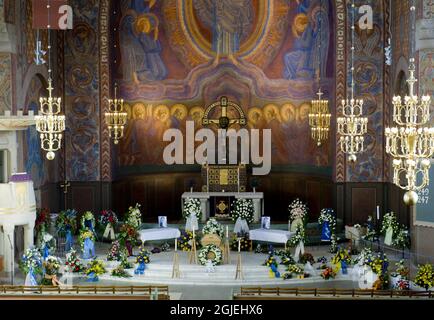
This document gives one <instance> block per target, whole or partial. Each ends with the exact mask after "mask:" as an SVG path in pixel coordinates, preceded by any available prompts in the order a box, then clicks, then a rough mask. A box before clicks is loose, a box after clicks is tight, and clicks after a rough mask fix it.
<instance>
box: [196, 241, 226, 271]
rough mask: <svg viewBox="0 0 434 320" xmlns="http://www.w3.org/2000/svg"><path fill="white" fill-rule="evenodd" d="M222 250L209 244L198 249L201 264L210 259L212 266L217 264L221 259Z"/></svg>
mask: <svg viewBox="0 0 434 320" xmlns="http://www.w3.org/2000/svg"><path fill="white" fill-rule="evenodd" d="M222 257H223V255H222V251H221V250H220V248H219V247H217V246H215V245H213V244H209V245H207V246H204V247H202V248H201V249H200V250H199V254H198V258H199V262H200V264H202V265H206V264H207V262H208V260H211V263H212V265H213V266H215V265H218V264H220V263H221V261H222Z"/></svg>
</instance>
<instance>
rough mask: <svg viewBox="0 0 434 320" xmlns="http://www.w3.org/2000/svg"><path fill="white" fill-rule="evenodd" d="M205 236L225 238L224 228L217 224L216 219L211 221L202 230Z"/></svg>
mask: <svg viewBox="0 0 434 320" xmlns="http://www.w3.org/2000/svg"><path fill="white" fill-rule="evenodd" d="M202 233H203V234H216V235H218V236H219V237H220V238H223V235H224V230H223V226H222V225H221V224H220V223H218V222H217V220H216V219H215V218H211V219H209V220H208V221H207V222H206V224H205V226H204V227H203V229H202Z"/></svg>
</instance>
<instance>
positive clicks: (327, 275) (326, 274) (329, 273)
mask: <svg viewBox="0 0 434 320" xmlns="http://www.w3.org/2000/svg"><path fill="white" fill-rule="evenodd" d="M321 277H322V278H323V279H325V280H329V279H334V278H335V277H336V271H334V270H333V269H332V268H330V267H327V268H325V269H324V270H323V271H322V272H321Z"/></svg>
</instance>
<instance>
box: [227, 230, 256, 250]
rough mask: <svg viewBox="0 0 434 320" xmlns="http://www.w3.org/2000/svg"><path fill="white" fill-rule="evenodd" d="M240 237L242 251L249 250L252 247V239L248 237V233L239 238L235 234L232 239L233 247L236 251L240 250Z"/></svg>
mask: <svg viewBox="0 0 434 320" xmlns="http://www.w3.org/2000/svg"><path fill="white" fill-rule="evenodd" d="M238 239H240V250H241V251H249V250H250V249H251V248H252V240H250V239H249V238H248V234H246V235H244V236H242V237H240V238H237V237H236V236H234V237H233V238H232V241H231V249H232V250H234V251H238Z"/></svg>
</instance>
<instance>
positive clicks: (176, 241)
mask: <svg viewBox="0 0 434 320" xmlns="http://www.w3.org/2000/svg"><path fill="white" fill-rule="evenodd" d="M175 251H178V239H175Z"/></svg>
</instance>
